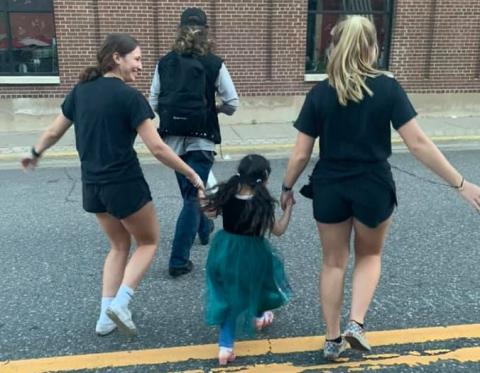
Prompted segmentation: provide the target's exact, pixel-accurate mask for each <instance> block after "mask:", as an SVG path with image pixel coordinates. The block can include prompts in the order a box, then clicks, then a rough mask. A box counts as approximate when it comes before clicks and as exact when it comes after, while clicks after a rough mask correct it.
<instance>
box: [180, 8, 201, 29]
mask: <svg viewBox="0 0 480 373" xmlns="http://www.w3.org/2000/svg"><path fill="white" fill-rule="evenodd" d="M180 26H204V27H206V26H207V15H206V14H205V12H204V11H203V10H202V9H200V8H187V9H185V10H184V11H183V13H182V15H181V16H180Z"/></svg>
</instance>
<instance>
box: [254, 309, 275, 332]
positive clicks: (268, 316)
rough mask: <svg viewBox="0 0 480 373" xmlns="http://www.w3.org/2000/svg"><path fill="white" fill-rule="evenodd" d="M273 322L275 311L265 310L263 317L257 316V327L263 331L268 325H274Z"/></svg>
mask: <svg viewBox="0 0 480 373" xmlns="http://www.w3.org/2000/svg"><path fill="white" fill-rule="evenodd" d="M272 322H273V312H272V311H265V312H264V313H263V314H262V316H261V317H256V318H255V327H256V328H257V331H261V330H263V329H265V328H266V327H267V326H270V325H272Z"/></svg>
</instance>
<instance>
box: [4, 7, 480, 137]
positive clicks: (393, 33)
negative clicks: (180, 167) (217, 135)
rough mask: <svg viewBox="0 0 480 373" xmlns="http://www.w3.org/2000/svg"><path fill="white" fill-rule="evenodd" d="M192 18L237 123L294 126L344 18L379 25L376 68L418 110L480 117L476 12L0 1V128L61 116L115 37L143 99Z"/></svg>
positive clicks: (479, 24)
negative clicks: (123, 38)
mask: <svg viewBox="0 0 480 373" xmlns="http://www.w3.org/2000/svg"><path fill="white" fill-rule="evenodd" d="M187 6H199V7H202V8H203V9H204V10H205V11H206V13H207V14H208V16H209V24H210V33H211V36H212V37H213V39H214V40H215V41H216V44H217V49H216V51H217V54H219V55H220V56H222V57H223V58H225V61H226V65H227V67H228V69H229V70H230V72H231V75H232V77H233V79H234V82H235V84H236V87H237V90H238V92H239V94H240V96H241V101H242V108H241V109H242V110H240V111H239V112H242V111H243V114H241V113H240V116H237V119H236V121H237V122H238V121H245V122H251V121H253V120H264V121H276V120H277V121H284V120H285V119H286V118H287V119H292V118H293V116H294V113H296V112H298V107H299V105H301V102H302V101H303V95H304V94H305V93H306V92H307V91H308V89H309V88H310V87H311V86H312V84H313V82H314V81H315V80H318V79H319V78H321V76H322V73H323V72H324V63H325V50H326V48H327V47H328V43H329V32H330V29H331V27H332V26H333V24H334V23H335V22H336V20H337V19H338V17H341V16H342V15H344V14H349V13H351V14H353V13H354V14H364V15H366V16H368V17H370V18H371V19H372V20H373V21H374V22H375V24H376V26H377V30H378V37H379V42H380V46H381V48H380V49H381V58H380V60H379V64H380V65H381V66H382V67H384V68H386V69H388V70H390V71H392V72H393V73H394V74H395V75H396V77H397V79H399V80H400V81H401V83H402V84H403V86H404V87H405V88H406V90H407V91H408V92H409V94H411V95H412V96H414V101H417V102H418V103H419V105H420V106H422V105H424V107H425V108H426V109H427V110H430V111H432V112H434V111H435V107H436V108H437V109H438V107H440V106H442V107H444V105H445V103H448V104H449V105H453V106H455V105H457V106H458V105H460V106H463V107H464V108H465V107H466V108H467V111H469V110H477V108H478V107H477V105H478V104H477V103H478V102H479V101H480V100H479V98H480V1H478V0H449V1H447V0H422V1H418V0H241V1H234V0H193V1H185V0H130V1H127V0H74V1H72V0H0V123H1V122H4V121H6V120H9V119H10V121H11V122H12V123H14V124H11V125H10V126H11V128H12V129H17V127H18V126H20V127H22V126H28V125H30V124H28V125H27V124H25V123H26V122H25V121H24V120H22V119H21V117H22V115H23V116H24V117H25V115H26V117H25V118H28V115H29V114H28V113H30V114H32V113H33V114H32V115H40V116H42V115H46V116H49V115H51V114H52V111H56V110H58V103H59V101H60V100H61V99H62V97H63V96H64V95H65V93H66V92H67V91H69V90H70V89H71V87H72V86H73V85H74V84H75V82H76V79H77V76H78V73H79V72H80V71H81V69H82V68H83V67H85V66H87V65H91V64H93V63H94V62H95V51H96V49H97V47H98V46H99V44H100V43H101V41H102V39H103V37H104V36H105V35H106V34H108V33H110V32H118V31H121V32H128V33H131V34H132V35H134V36H135V37H137V39H138V40H139V41H140V43H141V46H142V52H143V61H144V63H143V67H144V69H143V72H142V74H141V77H140V79H139V81H138V82H137V83H136V86H137V87H138V88H139V89H140V90H142V92H144V93H147V92H148V88H149V85H150V79H151V76H152V74H153V69H154V66H155V63H156V61H157V59H158V56H159V55H161V54H163V53H165V52H166V51H168V50H169V48H170V46H171V43H172V41H173V38H174V36H175V31H176V26H177V24H178V21H179V15H180V13H181V11H182V10H183V9H184V8H185V7H187ZM438 94H443V95H442V97H447V96H448V99H440V96H439V95H438ZM445 94H448V95H445ZM437 98H439V100H437ZM436 100H437V101H436ZM436 102H437V104H436ZM429 105H430V106H429ZM25 106H28V109H26V108H25ZM468 108H470V109H468ZM420 111H421V108H420ZM453 111H455V110H453ZM285 115H286V116H285ZM12 118H13V119H12ZM25 118H24V119H25ZM39 118H40V117H39ZM25 120H26V119H25ZM232 120H233V119H232ZM30 121H31V118H30ZM15 122H16V123H17V124H15ZM31 125H32V126H34V125H37V126H38V124H31Z"/></svg>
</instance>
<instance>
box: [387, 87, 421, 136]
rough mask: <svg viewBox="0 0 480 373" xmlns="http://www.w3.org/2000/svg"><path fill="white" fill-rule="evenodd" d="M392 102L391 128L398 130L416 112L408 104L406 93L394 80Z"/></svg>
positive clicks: (409, 103) (414, 115)
mask: <svg viewBox="0 0 480 373" xmlns="http://www.w3.org/2000/svg"><path fill="white" fill-rule="evenodd" d="M392 100H393V106H392V114H391V118H390V120H391V121H392V125H393V128H395V129H396V130H398V129H399V128H400V127H401V126H403V125H404V124H405V123H407V122H408V121H409V120H410V119H412V118H414V117H416V116H417V112H416V111H415V109H414V107H413V105H412V103H411V102H410V99H409V98H408V96H407V93H406V92H405V91H404V90H403V88H402V86H401V85H400V83H398V82H397V81H396V80H395V79H394V82H393V90H392Z"/></svg>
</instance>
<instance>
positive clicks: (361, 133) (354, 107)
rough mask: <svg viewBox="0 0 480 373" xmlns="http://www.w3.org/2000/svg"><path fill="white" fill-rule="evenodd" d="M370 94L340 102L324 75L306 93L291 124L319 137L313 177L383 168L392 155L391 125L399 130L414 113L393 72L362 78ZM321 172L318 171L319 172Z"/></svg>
mask: <svg viewBox="0 0 480 373" xmlns="http://www.w3.org/2000/svg"><path fill="white" fill-rule="evenodd" d="M366 84H367V86H368V87H369V88H370V89H371V90H372V92H373V96H369V95H368V94H367V93H365V96H364V99H363V100H362V101H361V102H359V103H355V102H353V101H349V102H348V103H347V105H346V106H342V105H340V103H339V102H338V98H337V93H336V91H335V89H334V88H333V87H331V86H330V85H329V84H328V80H324V81H322V82H319V83H318V84H317V85H315V86H314V87H313V88H312V89H311V90H310V92H309V93H308V94H307V97H306V99H305V102H304V104H303V107H302V110H301V112H300V115H299V117H298V119H297V120H296V122H295V124H294V126H295V127H296V128H297V129H298V130H299V131H300V132H302V133H305V134H306V135H308V136H311V137H314V138H316V137H319V138H320V161H319V163H318V164H317V166H316V168H315V171H314V176H321V178H333V177H344V176H345V177H348V176H354V175H355V174H358V173H362V172H363V171H364V170H365V166H367V167H368V165H369V164H370V165H371V164H380V165H381V167H385V163H386V160H387V158H388V157H389V156H390V155H391V154H392V145H391V130H390V123H392V125H393V128H394V129H396V130H398V129H399V128H400V127H401V126H402V125H404V124H405V123H407V122H408V121H409V120H410V119H412V118H414V117H415V116H416V115H417V113H416V111H415V109H414V108H413V106H412V104H411V102H410V100H409V99H408V97H407V95H406V93H405V91H404V90H403V88H402V87H401V86H400V84H399V83H398V82H397V80H396V79H394V78H393V77H389V76H387V75H384V74H382V75H379V76H377V77H375V78H367V79H366ZM320 174H321V175H320Z"/></svg>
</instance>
